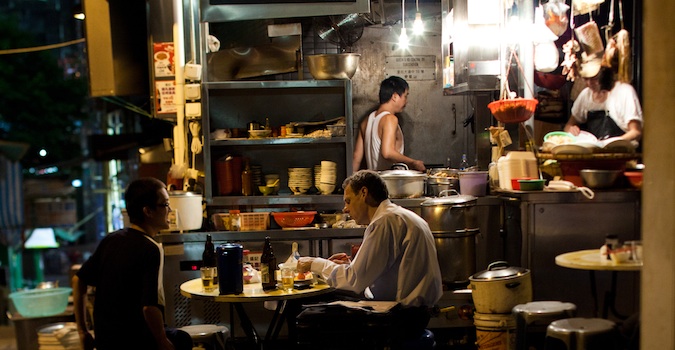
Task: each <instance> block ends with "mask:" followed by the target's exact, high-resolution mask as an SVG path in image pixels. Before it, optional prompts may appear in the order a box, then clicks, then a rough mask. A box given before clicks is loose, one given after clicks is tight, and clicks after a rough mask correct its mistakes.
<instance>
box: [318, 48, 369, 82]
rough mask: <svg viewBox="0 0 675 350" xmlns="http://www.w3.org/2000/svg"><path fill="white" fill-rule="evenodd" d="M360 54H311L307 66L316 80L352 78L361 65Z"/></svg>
mask: <svg viewBox="0 0 675 350" xmlns="http://www.w3.org/2000/svg"><path fill="white" fill-rule="evenodd" d="M360 57H361V55H360V54H356V53H338V54H323V55H309V56H306V57H305V58H306V59H307V66H308V67H309V72H310V73H311V74H312V76H313V77H314V79H316V80H331V79H351V78H352V77H353V76H354V73H356V69H357V68H358V67H359V58H360Z"/></svg>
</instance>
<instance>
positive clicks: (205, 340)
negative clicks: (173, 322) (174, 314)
mask: <svg viewBox="0 0 675 350" xmlns="http://www.w3.org/2000/svg"><path fill="white" fill-rule="evenodd" d="M179 329H180V330H182V331H185V332H187V333H188V334H189V335H190V337H191V338H192V342H193V343H194V346H198V345H200V346H201V347H203V348H204V349H206V350H225V341H226V340H227V338H229V337H230V330H229V329H228V328H227V327H225V326H218V325H215V324H198V325H192V326H185V327H181V328H179Z"/></svg>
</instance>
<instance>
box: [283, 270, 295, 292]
mask: <svg viewBox="0 0 675 350" xmlns="http://www.w3.org/2000/svg"><path fill="white" fill-rule="evenodd" d="M294 278H295V270H294V269H292V268H290V267H282V268H281V287H282V288H283V290H284V291H286V292H292V291H293V280H294Z"/></svg>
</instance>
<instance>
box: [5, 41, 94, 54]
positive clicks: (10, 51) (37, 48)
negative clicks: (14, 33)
mask: <svg viewBox="0 0 675 350" xmlns="http://www.w3.org/2000/svg"><path fill="white" fill-rule="evenodd" d="M86 40H87V39H85V38H81V39H76V40H71V41H66V42H62V43H58V44H51V45H42V46H35V47H24V48H21V49H8V50H0V55H11V54H16V53H28V52H36V51H45V50H51V49H57V48H61V47H66V46H70V45H75V44H79V43H83V42H85V41H86Z"/></svg>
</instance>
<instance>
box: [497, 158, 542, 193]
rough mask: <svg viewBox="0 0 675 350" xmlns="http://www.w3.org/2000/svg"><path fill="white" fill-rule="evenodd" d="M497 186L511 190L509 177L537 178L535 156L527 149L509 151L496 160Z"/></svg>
mask: <svg viewBox="0 0 675 350" xmlns="http://www.w3.org/2000/svg"><path fill="white" fill-rule="evenodd" d="M497 169H498V172H499V187H500V188H502V189H504V190H513V189H514V188H513V185H512V183H511V179H524V178H533V179H535V178H539V171H538V170H537V158H536V157H535V156H534V153H532V152H527V151H511V152H509V153H508V154H507V155H505V156H503V157H500V158H499V160H497Z"/></svg>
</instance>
